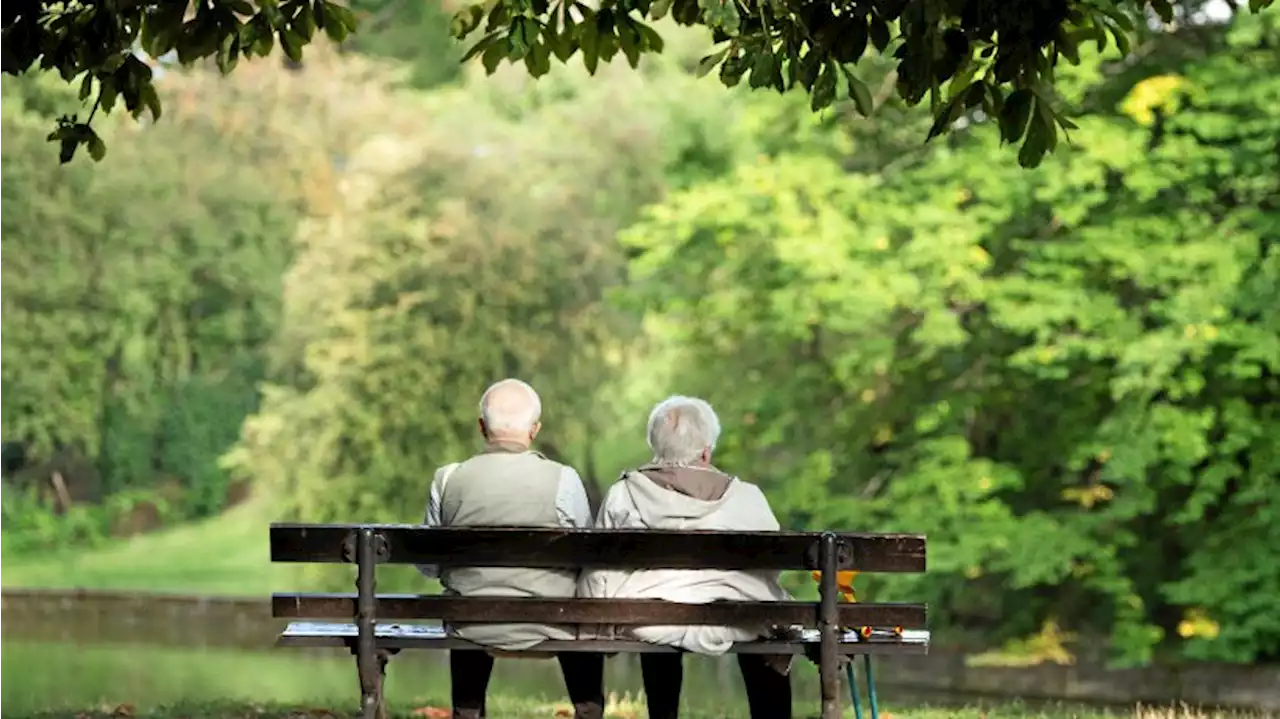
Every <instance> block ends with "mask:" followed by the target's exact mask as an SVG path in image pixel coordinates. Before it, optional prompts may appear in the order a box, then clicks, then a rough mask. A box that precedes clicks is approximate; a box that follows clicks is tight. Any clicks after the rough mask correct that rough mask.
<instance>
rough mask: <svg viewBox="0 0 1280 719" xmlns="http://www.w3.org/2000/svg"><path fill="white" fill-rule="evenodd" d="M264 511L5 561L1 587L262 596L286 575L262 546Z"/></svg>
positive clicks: (256, 506) (252, 505) (245, 509)
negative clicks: (96, 545) (82, 547)
mask: <svg viewBox="0 0 1280 719" xmlns="http://www.w3.org/2000/svg"><path fill="white" fill-rule="evenodd" d="M270 521H271V515H270V512H269V508H268V507H267V506H266V505H265V503H262V502H249V503H246V504H243V505H240V506H238V507H235V508H233V509H231V510H229V511H227V512H226V513H224V514H222V515H219V516H217V517H214V518H211V519H208V520H204V521H201V522H194V523H191V524H184V525H181V526H177V527H174V528H172V529H167V530H162V531H159V532H154V533H151V534H144V535H139V536H137V537H132V538H129V539H118V540H111V541H110V542H109V543H108V544H106V545H104V546H101V547H97V548H94V549H85V550H67V551H60V552H53V553H50V554H41V555H37V556H24V555H21V554H16V553H8V552H6V553H5V554H4V572H3V583H4V586H5V587H47V588H56V589H119V590H137V591H149V592H182V593H191V594H221V595H228V594H229V595H239V596H264V595H266V594H269V593H270V592H271V590H272V587H273V586H276V582H277V581H278V580H280V579H282V578H283V577H284V576H287V575H284V571H282V569H281V568H279V567H276V568H273V567H272V566H271V562H270V553H269V551H268V544H267V525H268V524H269V523H270Z"/></svg>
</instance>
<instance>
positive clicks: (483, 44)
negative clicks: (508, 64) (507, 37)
mask: <svg viewBox="0 0 1280 719" xmlns="http://www.w3.org/2000/svg"><path fill="white" fill-rule="evenodd" d="M499 37H502V32H500V31H495V32H490V33H489V35H486V36H484V37H481V38H480V40H477V41H476V43H475V45H472V46H471V47H468V49H467V51H466V52H463V54H462V60H460V61H462V63H466V61H467V60H471V59H472V58H475V56H476V55H479V54H481V52H484V51H485V50H488V49H489V47H490V46H492V45H493V43H494V41H497V40H498V38H499Z"/></svg>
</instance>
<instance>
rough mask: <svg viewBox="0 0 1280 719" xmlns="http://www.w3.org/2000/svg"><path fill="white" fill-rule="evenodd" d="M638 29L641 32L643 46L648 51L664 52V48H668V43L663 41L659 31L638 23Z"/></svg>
mask: <svg viewBox="0 0 1280 719" xmlns="http://www.w3.org/2000/svg"><path fill="white" fill-rule="evenodd" d="M636 27H637V28H638V29H639V30H640V38H641V44H642V45H643V47H644V48H645V49H646V50H648V51H650V52H662V50H663V48H664V47H666V42H664V41H663V39H662V36H661V35H659V34H658V31H657V30H654V29H653V28H652V27H650V26H648V25H646V24H644V23H642V22H638V23H636Z"/></svg>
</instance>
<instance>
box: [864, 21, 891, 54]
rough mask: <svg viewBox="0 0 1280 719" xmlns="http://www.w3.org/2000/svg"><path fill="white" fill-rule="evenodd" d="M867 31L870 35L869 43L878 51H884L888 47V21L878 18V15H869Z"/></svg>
mask: <svg viewBox="0 0 1280 719" xmlns="http://www.w3.org/2000/svg"><path fill="white" fill-rule="evenodd" d="M867 31H868V32H869V33H870V35H871V44H872V45H875V46H876V49H877V50H879V51H880V52H884V49H885V48H886V47H889V23H887V22H885V21H884V20H882V19H880V16H879V15H876V14H873V15H872V16H871V23H870V25H868V26H867Z"/></svg>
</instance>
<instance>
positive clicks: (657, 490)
mask: <svg viewBox="0 0 1280 719" xmlns="http://www.w3.org/2000/svg"><path fill="white" fill-rule="evenodd" d="M622 480H623V482H625V483H626V488H627V492H628V493H629V494H630V495H631V501H632V503H633V504H634V505H635V507H636V509H637V510H638V511H639V512H640V514H641V516H642V517H643V518H644V520H645V523H646V524H648V525H649V526H651V527H661V526H662V525H663V523H664V521H667V520H670V521H682V520H690V519H701V518H703V517H705V516H707V515H708V514H711V513H712V512H714V511H716V510H717V509H719V508H720V507H721V506H722V505H724V503H725V502H727V501H729V500H730V499H731V497H732V495H733V494H734V491H733V490H734V488H735V487H736V486H737V484H738V480H737V479H736V478H734V477H730V476H729V475H727V474H725V473H723V472H721V471H720V470H718V469H716V468H714V467H705V468H703V467H659V466H647V467H641V468H640V469H637V470H633V471H630V472H627V473H625V474H623V475H622Z"/></svg>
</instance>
